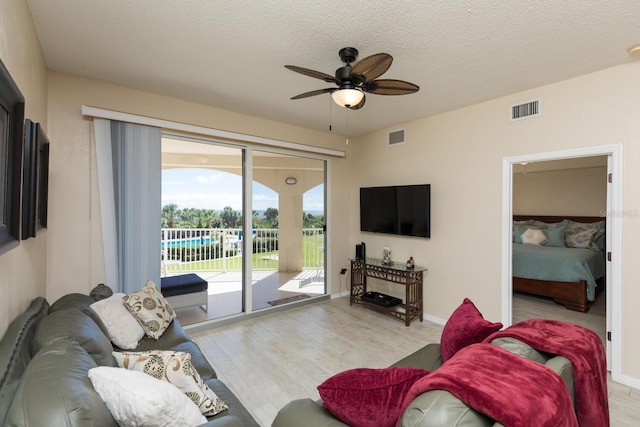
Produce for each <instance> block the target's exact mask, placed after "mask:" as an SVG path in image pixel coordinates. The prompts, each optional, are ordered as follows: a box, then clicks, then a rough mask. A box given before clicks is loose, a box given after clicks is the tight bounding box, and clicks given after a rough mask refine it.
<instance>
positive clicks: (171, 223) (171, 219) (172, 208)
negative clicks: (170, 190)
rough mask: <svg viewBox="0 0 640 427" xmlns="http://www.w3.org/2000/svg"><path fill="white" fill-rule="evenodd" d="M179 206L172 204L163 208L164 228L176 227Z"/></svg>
mask: <svg viewBox="0 0 640 427" xmlns="http://www.w3.org/2000/svg"><path fill="white" fill-rule="evenodd" d="M177 211H178V205H176V204H175V203H170V204H168V205H165V206H163V207H162V228H175V227H176V213H177Z"/></svg>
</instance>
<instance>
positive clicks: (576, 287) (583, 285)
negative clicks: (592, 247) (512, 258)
mask: <svg viewBox="0 0 640 427" xmlns="http://www.w3.org/2000/svg"><path fill="white" fill-rule="evenodd" d="M527 219H535V220H538V221H543V222H549V223H553V222H560V221H562V220H563V219H570V220H572V221H575V222H599V221H604V220H606V219H605V218H603V217H599V216H550V215H514V216H513V220H514V221H524V220H527ZM603 256H604V255H603ZM605 282H606V281H605V277H601V278H600V279H598V280H596V283H597V284H598V286H596V297H597V296H598V294H600V292H602V289H604V286H605ZM513 290H514V291H515V292H525V293H528V294H533V295H540V296H544V297H550V298H552V299H553V301H554V302H556V303H557V304H561V305H563V306H565V307H566V308H568V309H569V310H575V311H581V312H583V313H586V312H587V311H589V307H591V304H592V301H589V300H588V299H587V281H586V280H582V281H580V282H554V281H550V280H537V279H525V278H523V277H513Z"/></svg>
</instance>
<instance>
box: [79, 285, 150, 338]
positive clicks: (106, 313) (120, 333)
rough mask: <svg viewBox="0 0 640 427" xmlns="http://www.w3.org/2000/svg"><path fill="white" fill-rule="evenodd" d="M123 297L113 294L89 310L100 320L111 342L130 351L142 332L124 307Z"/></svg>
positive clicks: (94, 304)
mask: <svg viewBox="0 0 640 427" xmlns="http://www.w3.org/2000/svg"><path fill="white" fill-rule="evenodd" d="M123 297H124V294H121V293H117V294H114V295H112V296H110V297H108V298H105V299H101V300H99V301H97V302H94V303H93V304H91V308H92V309H93V311H95V312H96V313H97V314H98V316H99V317H100V319H101V320H102V323H103V324H104V326H105V328H106V329H107V335H108V336H109V339H110V340H111V342H112V343H114V344H115V345H117V346H118V347H120V348H123V349H126V350H131V349H134V348H136V347H137V346H138V342H139V341H140V340H141V339H142V337H144V330H143V329H142V326H140V324H139V323H138V321H137V320H136V319H135V318H134V317H133V316H132V315H131V313H130V312H129V310H127V308H126V307H125V306H124V302H123V301H122V298H123Z"/></svg>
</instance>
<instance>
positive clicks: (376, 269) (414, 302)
mask: <svg viewBox="0 0 640 427" xmlns="http://www.w3.org/2000/svg"><path fill="white" fill-rule="evenodd" d="M424 271H426V268H425V267H420V266H417V265H416V266H414V267H413V269H411V270H407V268H406V267H405V264H404V263H401V264H398V263H394V264H392V265H385V264H383V261H382V260H381V259H377V258H366V259H364V260H363V259H352V260H351V295H350V297H349V298H350V299H349V305H353V304H362V305H363V306H365V307H367V308H370V309H372V310H376V311H379V312H382V313H385V314H388V315H390V316H392V317H394V318H396V319H399V320H404V324H405V325H406V326H409V325H410V324H411V321H412V320H414V319H420V321H421V322H422V318H423V310H422V273H423V272H424ZM368 277H372V278H375V279H380V280H384V281H387V282H393V283H397V284H399V285H404V287H405V299H404V301H403V303H401V304H397V305H392V306H389V307H385V306H384V305H380V304H374V303H371V302H367V301H365V300H363V299H362V296H363V295H365V294H366V293H367V278H368Z"/></svg>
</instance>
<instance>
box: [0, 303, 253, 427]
mask: <svg viewBox="0 0 640 427" xmlns="http://www.w3.org/2000/svg"><path fill="white" fill-rule="evenodd" d="M93 302H95V301H94V300H93V299H92V298H91V297H89V296H87V295H81V294H69V295H65V296H64V297H62V298H60V299H59V300H58V301H56V302H55V303H54V304H52V305H51V306H49V303H48V302H47V301H46V300H45V299H44V298H42V297H39V298H37V299H35V300H34V301H33V302H32V303H31V305H30V306H29V308H28V309H27V310H26V311H25V312H24V313H22V314H21V315H19V316H18V317H17V318H16V319H14V321H13V322H12V323H11V325H10V326H9V328H8V329H7V331H6V333H5V335H4V337H3V339H2V341H1V342H0V425H3V426H29V427H41V426H42V427H45V426H46V427H49V426H69V427H76V426H78V427H80V426H94V427H100V426H110V427H117V425H118V424H117V423H116V421H115V420H114V419H113V417H112V416H111V413H110V412H109V410H108V408H107V407H106V405H105V404H104V402H103V401H102V399H101V398H100V396H99V395H98V394H97V393H96V391H95V390H94V389H93V387H92V383H91V381H90V379H89V378H88V376H87V372H88V371H89V369H91V368H93V367H96V366H113V367H115V366H117V364H116V362H115V360H114V358H113V355H112V352H113V351H114V350H115V351H118V350H119V349H118V348H114V347H113V345H112V343H111V341H110V340H109V339H108V338H107V335H106V333H105V329H104V325H102V322H101V320H100V318H99V317H98V316H97V315H96V313H95V312H94V311H93V310H92V309H91V308H90V305H91V304H92V303H93ZM145 350H175V351H184V352H188V353H190V354H191V362H192V364H193V366H194V367H195V368H196V370H197V371H198V373H199V374H200V376H201V377H202V378H203V379H204V381H205V383H206V384H207V385H208V386H209V388H210V389H211V390H213V392H214V393H216V395H217V396H218V397H220V398H221V399H222V400H223V401H224V402H225V403H226V404H227V405H228V407H229V409H227V410H225V411H223V412H221V413H219V414H217V415H215V416H213V417H211V418H209V419H208V422H207V423H206V424H203V426H208V427H214V426H216V427H240V426H258V423H257V422H256V421H255V420H254V419H253V417H252V416H251V414H250V413H249V412H248V411H247V410H246V409H245V408H244V407H243V405H242V404H241V403H240V401H239V400H238V399H237V398H236V397H235V396H234V395H233V393H232V392H231V391H230V390H229V389H228V388H227V386H225V385H224V384H223V383H222V382H221V381H220V380H218V379H217V378H216V372H215V371H214V369H213V368H212V367H211V365H210V364H209V363H208V361H207V360H206V358H205V357H204V355H203V354H202V352H201V351H200V349H199V348H198V345H197V344H196V343H194V342H193V341H192V340H191V339H190V338H189V336H188V335H187V333H186V332H185V331H184V329H183V328H182V327H181V326H180V323H179V322H178V320H177V319H174V320H173V322H172V323H171V325H170V326H169V328H168V329H167V331H166V332H165V333H164V334H163V335H162V336H161V337H160V338H159V339H158V340H154V339H151V338H148V337H146V336H145V337H144V338H143V339H142V340H141V341H140V342H139V345H138V347H137V348H136V349H135V350H133V351H145Z"/></svg>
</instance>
